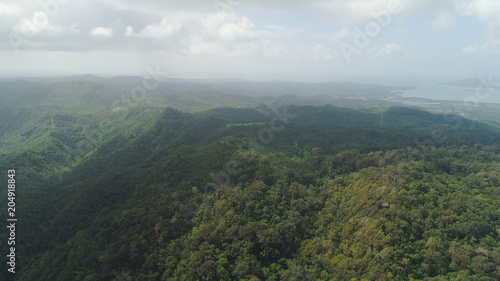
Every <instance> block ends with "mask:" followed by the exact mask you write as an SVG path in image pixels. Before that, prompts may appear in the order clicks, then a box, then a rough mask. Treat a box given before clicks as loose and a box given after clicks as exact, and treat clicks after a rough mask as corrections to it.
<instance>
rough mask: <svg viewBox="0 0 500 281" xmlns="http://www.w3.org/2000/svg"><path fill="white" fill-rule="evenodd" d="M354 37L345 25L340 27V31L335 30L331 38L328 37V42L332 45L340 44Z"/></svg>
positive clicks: (353, 33) (352, 32)
mask: <svg viewBox="0 0 500 281" xmlns="http://www.w3.org/2000/svg"><path fill="white" fill-rule="evenodd" d="M355 35H356V32H354V31H353V30H352V29H351V28H350V27H348V26H347V25H344V26H342V28H341V29H339V30H337V31H336V32H335V33H333V34H332V35H331V36H329V38H328V39H329V40H330V41H331V42H333V43H340V42H342V41H345V40H350V39H352V38H353V37H354V36H355Z"/></svg>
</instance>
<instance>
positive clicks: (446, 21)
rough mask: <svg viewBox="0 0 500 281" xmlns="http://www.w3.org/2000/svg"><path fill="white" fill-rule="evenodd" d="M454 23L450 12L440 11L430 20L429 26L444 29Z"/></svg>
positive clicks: (454, 20)
mask: <svg viewBox="0 0 500 281" xmlns="http://www.w3.org/2000/svg"><path fill="white" fill-rule="evenodd" d="M455 23H456V19H455V17H454V16H453V15H451V13H449V12H447V11H445V12H441V13H440V14H439V15H438V17H437V18H436V19H435V20H433V21H432V22H431V27H432V28H434V29H446V28H448V27H450V26H452V25H454V24H455Z"/></svg>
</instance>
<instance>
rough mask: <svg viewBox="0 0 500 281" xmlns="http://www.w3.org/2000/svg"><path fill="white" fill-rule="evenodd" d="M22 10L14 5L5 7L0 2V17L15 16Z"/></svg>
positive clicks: (5, 5)
mask: <svg viewBox="0 0 500 281" xmlns="http://www.w3.org/2000/svg"><path fill="white" fill-rule="evenodd" d="M22 11H23V10H22V9H21V8H20V7H19V6H16V5H7V4H3V3H1V2H0V16H2V15H3V16H17V15H19V14H21V13H22Z"/></svg>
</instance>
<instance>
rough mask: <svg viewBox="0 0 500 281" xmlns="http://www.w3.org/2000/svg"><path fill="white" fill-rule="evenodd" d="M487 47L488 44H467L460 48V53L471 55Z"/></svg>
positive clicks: (485, 49)
mask: <svg viewBox="0 0 500 281" xmlns="http://www.w3.org/2000/svg"><path fill="white" fill-rule="evenodd" d="M488 48H489V46H488V44H484V45H467V46H465V47H463V48H462V49H461V50H460V54H462V55H471V54H476V53H479V52H483V51H487V50H488Z"/></svg>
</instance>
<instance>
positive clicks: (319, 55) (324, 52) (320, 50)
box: [309, 44, 340, 60]
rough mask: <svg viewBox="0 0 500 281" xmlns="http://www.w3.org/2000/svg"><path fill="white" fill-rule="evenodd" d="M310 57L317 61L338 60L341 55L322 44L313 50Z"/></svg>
mask: <svg viewBox="0 0 500 281" xmlns="http://www.w3.org/2000/svg"><path fill="white" fill-rule="evenodd" d="M309 55H310V56H311V57H312V58H313V59H315V60H332V59H338V58H339V56H340V53H339V51H338V50H336V49H332V48H330V47H327V46H324V45H322V44H317V45H316V46H314V47H313V48H312V49H311V51H310V52H309Z"/></svg>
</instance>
